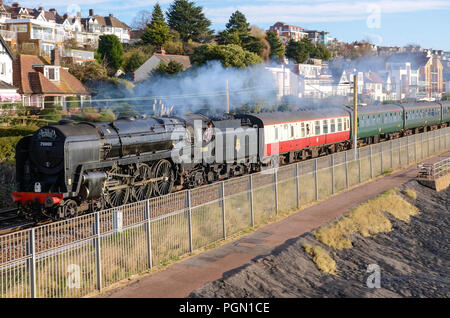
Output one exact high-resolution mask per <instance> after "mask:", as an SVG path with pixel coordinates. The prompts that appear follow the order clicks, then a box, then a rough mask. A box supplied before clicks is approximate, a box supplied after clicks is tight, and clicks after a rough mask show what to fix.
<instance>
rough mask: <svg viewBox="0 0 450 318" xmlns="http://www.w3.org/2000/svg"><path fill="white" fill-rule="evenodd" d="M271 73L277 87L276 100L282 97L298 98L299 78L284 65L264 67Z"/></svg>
mask: <svg viewBox="0 0 450 318" xmlns="http://www.w3.org/2000/svg"><path fill="white" fill-rule="evenodd" d="M266 70H268V71H269V72H271V73H272V75H273V77H274V79H275V82H276V85H277V89H278V91H277V98H279V99H280V98H282V97H283V96H299V77H298V75H297V74H295V73H294V72H292V71H291V70H290V69H289V68H288V67H286V66H285V65H280V66H266Z"/></svg>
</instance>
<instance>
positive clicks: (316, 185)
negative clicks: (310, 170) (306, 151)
mask: <svg viewBox="0 0 450 318" xmlns="http://www.w3.org/2000/svg"><path fill="white" fill-rule="evenodd" d="M314 184H315V190H316V201H319V176H318V175H317V158H316V159H314Z"/></svg>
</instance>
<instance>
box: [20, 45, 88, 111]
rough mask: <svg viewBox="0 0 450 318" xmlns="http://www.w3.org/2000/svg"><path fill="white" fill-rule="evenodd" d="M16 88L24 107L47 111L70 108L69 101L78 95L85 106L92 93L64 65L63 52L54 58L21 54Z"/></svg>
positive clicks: (57, 53) (53, 56) (56, 54)
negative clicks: (67, 103)
mask: <svg viewBox="0 0 450 318" xmlns="http://www.w3.org/2000/svg"><path fill="white" fill-rule="evenodd" d="M13 79H14V85H15V86H17V87H18V88H19V94H21V95H22V101H23V104H24V106H35V107H38V108H44V107H45V106H48V105H56V106H63V107H64V108H65V106H66V98H67V97H69V96H76V97H77V98H78V100H79V101H80V104H81V106H82V105H83V101H85V100H86V99H88V98H90V94H91V92H90V91H89V89H88V88H87V87H85V86H84V85H83V84H82V83H81V82H80V81H79V80H78V79H77V78H75V77H74V76H73V75H72V74H70V73H69V71H68V70H67V68H64V67H62V66H61V64H60V56H59V50H58V48H56V49H55V50H53V53H52V58H51V59H50V58H47V57H39V56H35V55H25V54H21V55H19V56H18V57H17V59H16V60H15V61H14V76H13Z"/></svg>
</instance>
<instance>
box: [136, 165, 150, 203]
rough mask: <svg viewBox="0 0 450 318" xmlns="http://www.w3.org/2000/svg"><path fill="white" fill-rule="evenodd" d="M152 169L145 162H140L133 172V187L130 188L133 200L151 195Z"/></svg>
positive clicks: (139, 199) (143, 198)
mask: <svg viewBox="0 0 450 318" xmlns="http://www.w3.org/2000/svg"><path fill="white" fill-rule="evenodd" d="M151 178H152V169H151V168H150V166H148V165H146V164H140V165H139V167H138V169H137V170H136V172H135V174H134V179H133V188H132V190H131V193H132V196H133V199H134V200H135V201H142V200H145V199H148V198H150V197H151V195H152V192H153V184H152V182H151Z"/></svg>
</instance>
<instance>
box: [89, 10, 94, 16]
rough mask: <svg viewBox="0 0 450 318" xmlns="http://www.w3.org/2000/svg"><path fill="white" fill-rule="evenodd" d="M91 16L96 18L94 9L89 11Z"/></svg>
mask: <svg viewBox="0 0 450 318" xmlns="http://www.w3.org/2000/svg"><path fill="white" fill-rule="evenodd" d="M89 16H90V17H93V16H94V9H89Z"/></svg>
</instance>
